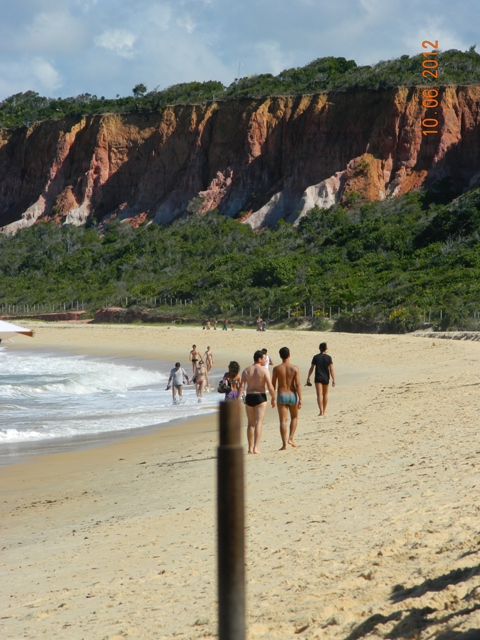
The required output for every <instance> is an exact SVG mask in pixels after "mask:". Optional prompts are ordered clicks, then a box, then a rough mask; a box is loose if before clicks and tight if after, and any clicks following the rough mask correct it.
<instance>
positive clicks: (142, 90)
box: [132, 82, 147, 98]
mask: <svg viewBox="0 0 480 640" xmlns="http://www.w3.org/2000/svg"><path fill="white" fill-rule="evenodd" d="M132 91H133V97H134V98H142V97H143V96H144V95H145V94H146V93H147V87H146V86H145V85H144V84H143V82H140V84H136V85H135V86H134V87H133V89H132Z"/></svg>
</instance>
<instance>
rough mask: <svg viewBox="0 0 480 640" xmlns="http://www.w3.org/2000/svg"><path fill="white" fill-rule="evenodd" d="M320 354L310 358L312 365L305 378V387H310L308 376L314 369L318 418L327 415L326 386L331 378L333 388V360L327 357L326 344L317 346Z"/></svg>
mask: <svg viewBox="0 0 480 640" xmlns="http://www.w3.org/2000/svg"><path fill="white" fill-rule="evenodd" d="M319 349H320V353H317V355H316V356H313V358H312V364H311V366H310V371H309V372H308V376H307V385H310V376H311V375H312V373H313V370H314V369H315V389H316V391H317V404H318V409H319V411H320V413H319V414H318V415H319V416H326V415H327V404H328V385H329V383H330V377H331V378H332V387H334V386H335V371H334V370H333V360H332V358H331V357H330V356H329V355H327V343H326V342H322V343H321V344H320V346H319Z"/></svg>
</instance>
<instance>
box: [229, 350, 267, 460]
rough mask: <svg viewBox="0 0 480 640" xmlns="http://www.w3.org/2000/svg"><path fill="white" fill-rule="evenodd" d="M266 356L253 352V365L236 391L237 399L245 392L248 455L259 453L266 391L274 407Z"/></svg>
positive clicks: (247, 369)
mask: <svg viewBox="0 0 480 640" xmlns="http://www.w3.org/2000/svg"><path fill="white" fill-rule="evenodd" d="M265 362H266V356H265V354H264V353H262V351H260V350H259V351H255V353H254V354H253V364H252V365H251V366H250V367H247V368H246V369H245V371H244V372H243V373H242V382H241V383H240V389H239V390H238V397H239V398H241V397H242V393H243V392H244V391H245V389H246V391H247V394H246V396H245V405H246V406H245V409H246V412H247V419H248V427H247V440H248V453H260V449H259V448H258V447H259V445H260V438H261V437H262V423H263V416H264V415H265V409H266V408H267V394H266V393H265V388H267V389H268V392H269V393H270V396H271V398H272V407H274V406H275V390H274V388H273V385H272V381H271V379H270V373H269V371H268V369H265Z"/></svg>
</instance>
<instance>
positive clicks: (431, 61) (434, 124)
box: [422, 40, 438, 136]
mask: <svg viewBox="0 0 480 640" xmlns="http://www.w3.org/2000/svg"><path fill="white" fill-rule="evenodd" d="M429 47H432V51H424V52H423V54H422V55H423V58H424V60H423V62H422V67H423V71H422V76H423V77H424V78H425V79H426V80H430V79H431V78H433V80H438V60H437V58H436V57H435V56H438V40H435V42H430V40H424V41H423V42H422V48H423V49H428V48H429ZM433 84H434V85H436V84H437V82H434V83H433ZM437 97H438V91H437V89H424V90H423V91H422V98H423V100H422V107H423V108H424V109H425V116H426V117H425V118H423V119H422V133H423V135H424V136H428V135H431V134H435V133H438V118H433V117H430V114H427V110H430V109H432V112H431V115H434V116H438V111H434V109H436V108H437V107H438V100H436V98H437ZM427 116H429V117H427Z"/></svg>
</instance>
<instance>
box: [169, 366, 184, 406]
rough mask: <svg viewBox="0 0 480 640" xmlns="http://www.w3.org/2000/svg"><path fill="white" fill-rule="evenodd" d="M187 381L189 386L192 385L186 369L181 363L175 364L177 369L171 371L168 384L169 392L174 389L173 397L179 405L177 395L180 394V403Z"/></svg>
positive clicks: (174, 401)
mask: <svg viewBox="0 0 480 640" xmlns="http://www.w3.org/2000/svg"><path fill="white" fill-rule="evenodd" d="M184 378H185V380H186V381H187V384H190V380H189V379H188V376H187V373H186V371H185V369H183V368H182V366H181V364H180V362H176V363H175V367H174V368H173V369H172V370H171V371H170V377H169V378H168V382H167V390H168V389H170V386H171V387H172V397H173V403H174V404H177V393H178V401H179V402H180V401H181V400H182V392H183V380H184Z"/></svg>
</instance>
